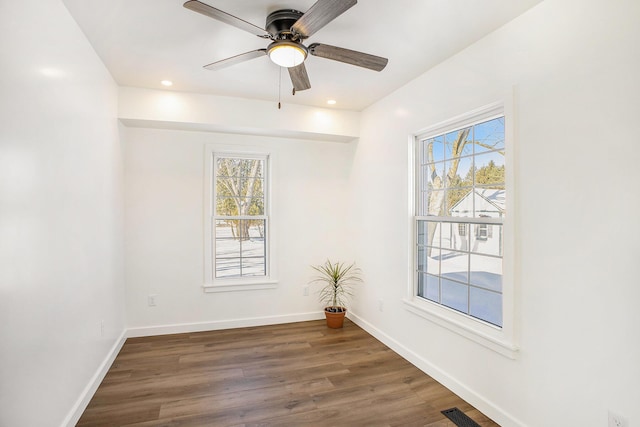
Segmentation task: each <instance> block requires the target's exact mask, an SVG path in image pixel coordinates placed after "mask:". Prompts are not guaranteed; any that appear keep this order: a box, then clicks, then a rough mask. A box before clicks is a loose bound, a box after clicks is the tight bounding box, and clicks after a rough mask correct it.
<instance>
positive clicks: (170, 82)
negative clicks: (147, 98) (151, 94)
mask: <svg viewBox="0 0 640 427" xmlns="http://www.w3.org/2000/svg"><path fill="white" fill-rule="evenodd" d="M160 84H162V86H173V82H172V81H171V80H163V81H161V82H160Z"/></svg>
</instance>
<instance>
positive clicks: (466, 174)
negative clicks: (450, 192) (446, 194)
mask: <svg viewBox="0 0 640 427" xmlns="http://www.w3.org/2000/svg"><path fill="white" fill-rule="evenodd" d="M444 168H445V173H446V174H447V187H470V186H472V185H473V172H472V169H473V157H462V158H457V159H453V160H447V161H446V162H445V167H444Z"/></svg>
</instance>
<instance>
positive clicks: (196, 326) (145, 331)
mask: <svg viewBox="0 0 640 427" xmlns="http://www.w3.org/2000/svg"><path fill="white" fill-rule="evenodd" d="M320 319H324V313H323V312H321V311H318V312H315V311H314V312H310V313H298V314H288V315H284V316H268V317H251V318H245V319H233V320H217V321H213V322H199V323H177V324H174V325H160V326H143V327H138V328H129V329H128V331H127V337H128V338H134V337H149V336H154V335H168V334H183V333H189V332H203V331H216V330H220V329H233V328H246V327H251V326H266V325H278V324H281V323H294V322H306V321H308V320H320Z"/></svg>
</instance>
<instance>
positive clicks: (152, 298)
mask: <svg viewBox="0 0 640 427" xmlns="http://www.w3.org/2000/svg"><path fill="white" fill-rule="evenodd" d="M157 299H158V295H156V294H152V295H148V296H147V305H148V306H149V307H155V306H156V300H157Z"/></svg>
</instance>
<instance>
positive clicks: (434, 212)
mask: <svg viewBox="0 0 640 427" xmlns="http://www.w3.org/2000/svg"><path fill="white" fill-rule="evenodd" d="M427 197H428V200H427V212H426V214H427V216H442V215H443V213H444V212H443V208H444V190H439V191H429V192H428V193H427Z"/></svg>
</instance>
